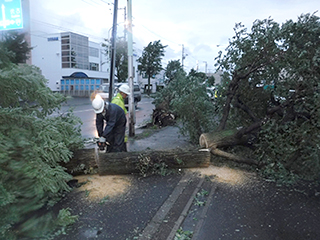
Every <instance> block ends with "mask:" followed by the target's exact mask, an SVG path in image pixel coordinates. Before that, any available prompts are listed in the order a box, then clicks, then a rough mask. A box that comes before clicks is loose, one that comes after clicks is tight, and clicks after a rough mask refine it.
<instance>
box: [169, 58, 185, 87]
mask: <svg viewBox="0 0 320 240" xmlns="http://www.w3.org/2000/svg"><path fill="white" fill-rule="evenodd" d="M181 71H184V70H183V68H182V66H181V63H180V60H172V61H170V62H169V63H168V65H167V67H166V68H165V76H166V84H168V83H170V82H171V81H172V80H173V79H175V78H176V76H177V75H178V74H179V73H180V72H181Z"/></svg>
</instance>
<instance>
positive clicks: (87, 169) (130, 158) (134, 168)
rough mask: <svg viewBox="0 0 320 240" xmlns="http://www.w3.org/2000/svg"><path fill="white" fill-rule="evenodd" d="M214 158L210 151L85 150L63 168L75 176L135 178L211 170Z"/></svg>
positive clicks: (76, 153) (78, 152) (79, 152)
mask: <svg viewBox="0 0 320 240" xmlns="http://www.w3.org/2000/svg"><path fill="white" fill-rule="evenodd" d="M210 158H211V153H210V151H209V150H207V149H201V150H191V151H181V150H170V151H144V152H120V153H100V152H99V151H98V150H97V149H81V150H78V151H76V152H75V153H74V156H73V158H72V159H71V160H70V162H68V163H65V164H63V166H64V167H65V168H66V169H67V171H68V172H69V173H70V174H72V175H74V176H75V175H80V174H84V173H92V172H98V173H99V175H112V174H131V173H139V172H141V171H144V170H148V169H149V170H152V169H153V168H157V167H161V166H165V167H168V168H193V167H208V166H209V165H210Z"/></svg>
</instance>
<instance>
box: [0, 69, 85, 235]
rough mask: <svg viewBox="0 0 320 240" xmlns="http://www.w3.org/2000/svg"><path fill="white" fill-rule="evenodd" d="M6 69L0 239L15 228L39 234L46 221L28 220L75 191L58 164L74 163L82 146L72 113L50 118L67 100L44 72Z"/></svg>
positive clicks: (0, 132)
mask: <svg viewBox="0 0 320 240" xmlns="http://www.w3.org/2000/svg"><path fill="white" fill-rule="evenodd" d="M6 66H7V67H4V68H2V69H1V70H0V193H1V194H0V212H1V216H2V217H1V219H0V238H2V237H3V236H7V235H8V234H9V232H11V230H12V229H11V227H12V226H14V225H16V224H18V225H19V226H21V228H20V229H17V231H16V232H15V233H18V234H20V235H21V236H23V235H28V234H29V233H28V231H29V230H30V229H31V230H32V231H33V233H34V234H35V235H37V234H38V233H37V232H34V231H36V230H35V229H36V227H37V224H39V223H40V222H41V220H39V219H37V218H36V217H34V218H29V217H28V216H29V214H30V213H32V212H33V211H36V210H39V209H41V208H45V207H48V206H51V205H52V204H53V203H54V202H55V201H56V200H57V197H59V196H60V195H61V193H62V192H64V191H69V190H70V189H69V187H68V185H67V182H68V181H69V180H71V179H72V176H71V175H69V174H68V173H66V172H65V171H64V169H63V168H62V167H61V166H60V164H59V163H60V162H67V161H69V160H70V158H71V156H72V150H73V149H76V148H80V147H82V144H83V141H82V138H81V132H80V124H81V121H80V119H78V118H76V117H75V116H74V115H73V114H72V113H71V114H68V115H62V116H59V117H50V116H49V114H51V113H52V112H53V111H54V110H55V109H59V108H60V104H61V103H62V102H63V101H64V99H65V98H64V97H63V96H61V95H58V94H54V93H52V91H51V90H50V89H49V88H48V87H47V86H46V79H45V78H44V77H43V76H42V75H41V74H40V72H39V70H38V69H37V68H36V67H34V66H27V65H13V64H10V63H7V65H6ZM28 218H29V220H27V219H28ZM44 218H45V217H44ZM45 219H46V221H49V222H51V223H52V222H53V221H54V218H53V217H52V216H51V217H48V218H45ZM49 222H47V223H48V224H49ZM43 224H44V223H43ZM39 226H40V225H39ZM39 234H41V233H39ZM12 238H14V236H12Z"/></svg>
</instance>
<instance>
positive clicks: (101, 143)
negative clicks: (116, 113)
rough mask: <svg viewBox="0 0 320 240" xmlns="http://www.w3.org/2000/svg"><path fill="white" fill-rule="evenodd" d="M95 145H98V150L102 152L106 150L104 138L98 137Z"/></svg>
mask: <svg viewBox="0 0 320 240" xmlns="http://www.w3.org/2000/svg"><path fill="white" fill-rule="evenodd" d="M97 144H98V147H99V150H100V151H104V150H105V148H106V139H105V138H104V137H100V138H99V141H98V142H97Z"/></svg>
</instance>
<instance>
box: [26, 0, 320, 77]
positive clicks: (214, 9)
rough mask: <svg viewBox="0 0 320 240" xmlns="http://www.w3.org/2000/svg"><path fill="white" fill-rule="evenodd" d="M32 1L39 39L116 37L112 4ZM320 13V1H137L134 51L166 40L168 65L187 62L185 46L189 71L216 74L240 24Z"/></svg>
mask: <svg viewBox="0 0 320 240" xmlns="http://www.w3.org/2000/svg"><path fill="white" fill-rule="evenodd" d="M30 1H31V4H32V7H33V11H32V15H31V21H33V22H34V23H38V25H39V26H40V29H39V31H37V32H34V33H33V34H43V33H49V32H61V31H74V32H77V33H79V34H83V35H87V36H88V37H89V39H90V40H91V41H95V42H102V41H103V38H108V37H110V34H111V31H109V30H110V28H111V26H112V18H113V17H112V14H113V5H112V4H113V1H111V0H64V1H62V0H46V1H43V0H30ZM126 5H127V1H126V0H119V1H118V7H119V8H120V9H119V10H118V23H119V26H118V36H123V22H124V10H123V8H124V7H125V6H126ZM318 10H320V1H319V0H268V1H267V0H265V1H262V0H224V1H217V0H132V11H133V40H134V42H135V44H134V49H135V51H136V53H137V54H140V53H141V50H142V49H143V47H145V46H147V44H148V43H149V42H153V41H157V40H161V43H162V44H163V45H167V46H168V47H167V48H166V56H165V59H164V64H166V63H168V61H170V60H178V59H180V61H181V55H182V44H183V45H184V51H185V54H187V57H186V59H185V61H184V65H185V67H186V70H187V71H189V70H190V69H191V68H197V67H198V69H199V71H204V69H205V62H206V63H207V71H208V72H213V71H214V70H215V68H214V58H215V57H216V56H217V53H218V51H219V50H223V49H225V47H226V46H227V45H228V41H229V39H230V38H232V36H233V35H234V33H233V28H234V26H235V23H239V22H242V23H243V24H244V25H245V26H246V27H247V28H248V29H250V28H251V26H252V23H253V22H254V21H255V20H256V19H266V18H269V17H271V18H272V19H274V20H275V21H277V22H278V23H283V22H285V21H286V20H289V19H292V20H294V21H296V20H297V18H298V16H300V15H301V14H305V13H314V12H316V11H318ZM316 15H317V16H320V14H319V12H317V13H316ZM164 67H165V65H164Z"/></svg>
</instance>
